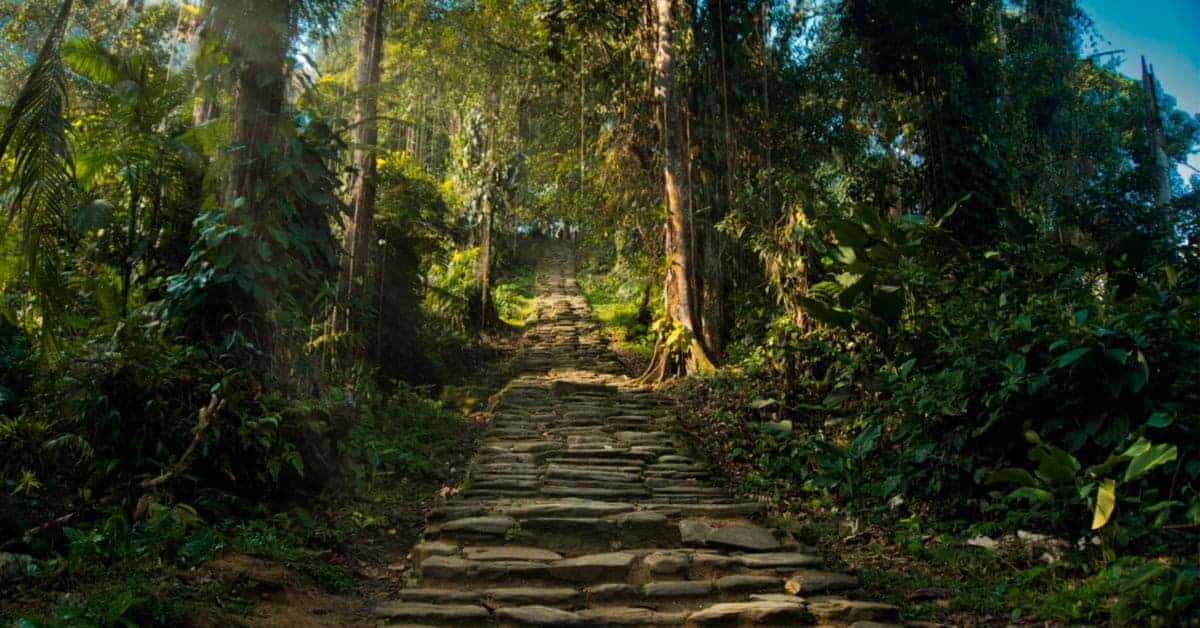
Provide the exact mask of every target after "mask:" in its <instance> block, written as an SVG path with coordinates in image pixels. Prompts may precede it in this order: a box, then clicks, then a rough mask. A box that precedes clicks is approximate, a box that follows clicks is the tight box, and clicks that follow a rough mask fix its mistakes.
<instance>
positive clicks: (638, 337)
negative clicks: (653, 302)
mask: <svg viewBox="0 0 1200 628" xmlns="http://www.w3.org/2000/svg"><path fill="white" fill-rule="evenodd" d="M577 281H578V282H579V289H580V290H581V291H582V292H583V296H584V298H586V299H587V302H588V305H589V306H591V308H592V311H593V312H595V314H596V320H597V321H599V323H600V327H601V329H602V331H603V332H604V333H605V334H606V335H608V336H609V337H610V338H612V339H613V340H614V341H616V342H617V343H618V345H619V346H620V347H621V348H622V349H623V350H626V351H630V352H633V353H635V354H638V355H641V356H643V357H649V356H650V354H651V353H653V351H654V334H653V333H652V332H651V331H650V330H649V328H648V327H647V326H646V325H645V324H643V323H642V322H641V321H639V320H638V305H639V302H640V301H641V292H640V288H639V281H637V280H633V279H628V278H624V277H621V276H619V275H618V274H616V273H597V272H595V271H592V270H583V271H580V272H579V274H578V275H577Z"/></svg>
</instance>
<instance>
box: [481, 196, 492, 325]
mask: <svg viewBox="0 0 1200 628" xmlns="http://www.w3.org/2000/svg"><path fill="white" fill-rule="evenodd" d="M482 209H483V212H482V213H483V217H482V218H481V219H480V221H479V223H480V224H479V326H480V327H485V326H487V325H488V324H489V323H490V322H491V321H492V316H491V313H492V307H491V306H492V285H491V284H492V213H493V212H492V201H491V199H490V198H488V194H487V193H485V194H484V196H483V203H482Z"/></svg>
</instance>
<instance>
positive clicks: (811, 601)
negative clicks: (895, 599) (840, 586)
mask: <svg viewBox="0 0 1200 628" xmlns="http://www.w3.org/2000/svg"><path fill="white" fill-rule="evenodd" d="M807 601H808V610H809V612H811V613H812V614H813V615H816V616H817V617H819V618H821V620H823V621H831V622H841V623H852V622H856V621H881V622H890V621H895V620H897V619H899V617H900V609H899V608H897V607H895V606H892V605H891V604H883V603H881V602H863V601H859V600H847V599H845V598H840V597H818V598H808V600H807Z"/></svg>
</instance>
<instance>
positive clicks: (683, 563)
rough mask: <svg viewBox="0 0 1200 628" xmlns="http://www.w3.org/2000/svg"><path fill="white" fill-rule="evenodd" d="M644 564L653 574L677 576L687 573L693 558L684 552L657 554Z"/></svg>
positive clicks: (648, 558) (649, 557)
mask: <svg viewBox="0 0 1200 628" xmlns="http://www.w3.org/2000/svg"><path fill="white" fill-rule="evenodd" d="M643 562H644V563H645V565H646V568H647V569H649V570H650V573H652V574H676V573H680V572H683V571H687V568H688V565H690V564H691V562H692V561H691V557H690V556H688V555H687V554H684V553H682V552H655V553H653V554H650V555H649V556H647V557H646V558H645V559H644V560H643Z"/></svg>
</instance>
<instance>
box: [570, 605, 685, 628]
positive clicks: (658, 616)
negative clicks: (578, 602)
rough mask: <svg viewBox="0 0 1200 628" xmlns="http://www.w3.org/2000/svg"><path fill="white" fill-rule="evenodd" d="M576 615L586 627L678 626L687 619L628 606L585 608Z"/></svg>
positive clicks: (676, 614)
mask: <svg viewBox="0 0 1200 628" xmlns="http://www.w3.org/2000/svg"><path fill="white" fill-rule="evenodd" d="M576 614H577V615H579V617H580V618H582V619H583V620H584V621H585V622H587V624H588V625H599V626H680V625H683V623H684V622H686V621H687V617H688V614H687V612H679V613H663V612H658V611H652V610H650V609H648V608H637V607H628V606H606V607H600V608H587V609H584V610H581V611H578V612H577V613H576Z"/></svg>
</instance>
